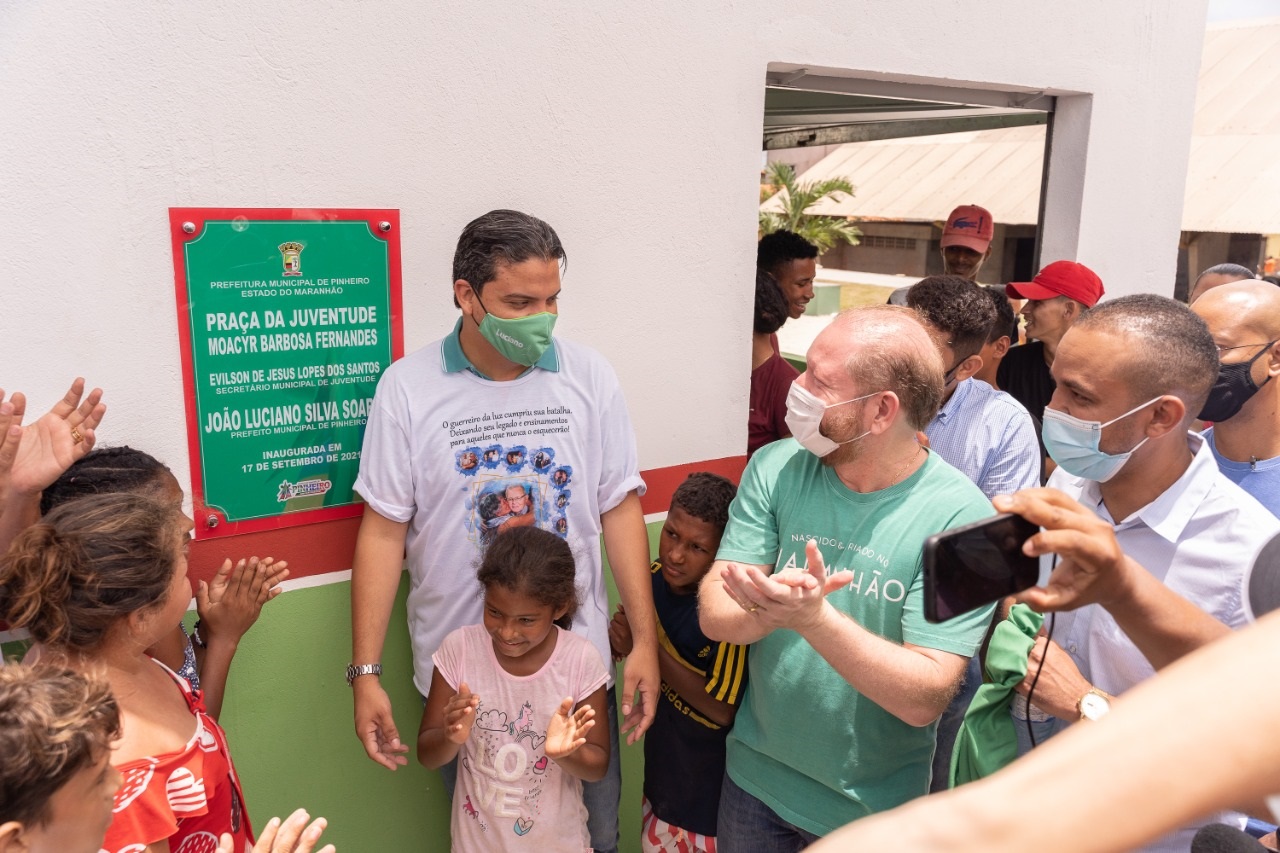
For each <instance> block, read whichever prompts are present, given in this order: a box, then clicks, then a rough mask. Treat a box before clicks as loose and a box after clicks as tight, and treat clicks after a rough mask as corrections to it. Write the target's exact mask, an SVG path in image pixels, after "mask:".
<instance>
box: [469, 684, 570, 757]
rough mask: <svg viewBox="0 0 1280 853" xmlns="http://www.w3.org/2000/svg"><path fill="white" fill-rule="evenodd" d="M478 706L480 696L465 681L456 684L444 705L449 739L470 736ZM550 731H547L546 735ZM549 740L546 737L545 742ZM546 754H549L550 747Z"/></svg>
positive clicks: (548, 742)
mask: <svg viewBox="0 0 1280 853" xmlns="http://www.w3.org/2000/svg"><path fill="white" fill-rule="evenodd" d="M479 707H480V697H479V696H477V695H475V694H474V693H472V692H471V688H469V687H467V683H466V682H465V681H463V682H461V683H459V684H458V692H457V693H455V694H453V698H452V699H450V700H449V701H448V702H446V703H445V706H444V729H445V733H446V735H447V736H448V738H449V740H450V741H451V742H453V743H456V744H464V743H466V742H467V738H469V737H471V728H472V726H474V725H475V723H476V709H477V708H479ZM549 734H550V732H548V735H549ZM550 743H551V740H550V737H548V740H547V744H548V746H549V745H550ZM547 754H548V755H550V754H551V752H550V749H548V751H547Z"/></svg>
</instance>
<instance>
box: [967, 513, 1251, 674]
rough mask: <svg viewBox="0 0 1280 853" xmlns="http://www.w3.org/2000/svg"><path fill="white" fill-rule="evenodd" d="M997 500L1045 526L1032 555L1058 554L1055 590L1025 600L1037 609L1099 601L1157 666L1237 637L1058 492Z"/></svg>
mask: <svg viewBox="0 0 1280 853" xmlns="http://www.w3.org/2000/svg"><path fill="white" fill-rule="evenodd" d="M992 503H993V504H994V505H995V507H996V509H998V510H1000V511H1001V512H1016V513H1018V514H1019V515H1021V516H1023V517H1024V518H1026V519H1027V520H1028V521H1030V522H1032V523H1033V524H1038V525H1040V526H1041V527H1043V528H1044V530H1043V531H1042V532H1040V533H1038V534H1036V535H1035V536H1032V537H1031V538H1030V539H1028V540H1027V542H1026V544H1025V545H1024V546H1023V550H1024V551H1025V552H1026V553H1027V554H1029V555H1031V556H1040V555H1041V554H1057V555H1058V558H1059V559H1058V564H1057V566H1055V567H1054V570H1053V574H1052V575H1050V577H1049V583H1048V585H1047V586H1045V587H1044V588H1043V589H1042V588H1039V587H1037V588H1034V589H1030V590H1027V591H1026V592H1024V593H1023V594H1022V595H1021V596H1019V600H1020V601H1023V602H1025V603H1027V604H1029V605H1030V606H1031V607H1032V608H1034V609H1036V610H1039V611H1041V612H1045V613H1047V612H1050V611H1055V610H1075V609H1076V608H1079V607H1083V606H1085V605H1086V604H1100V605H1102V607H1104V608H1105V609H1106V610H1107V612H1108V613H1110V614H1111V616H1112V617H1113V618H1114V619H1115V620H1116V624H1117V625H1119V626H1120V629H1121V630H1122V631H1124V632H1125V634H1126V635H1127V636H1128V637H1129V639H1130V640H1132V641H1133V644H1134V645H1135V646H1137V647H1138V650H1139V651H1141V652H1142V654H1143V655H1145V656H1146V658H1147V660H1148V661H1149V662H1150V663H1151V665H1152V666H1153V667H1155V668H1156V669H1160V668H1162V667H1164V666H1167V665H1168V664H1170V663H1172V662H1173V661H1175V660H1177V659H1178V658H1180V657H1182V656H1183V655H1186V654H1189V653H1190V652H1193V651H1195V650H1196V649H1198V648H1200V647H1201V646H1204V645H1207V644H1208V643H1211V642H1213V641H1214V640H1218V639H1221V638H1222V637H1224V636H1226V635H1227V634H1229V633H1230V629H1229V628H1228V627H1227V626H1226V625H1223V624H1222V623H1221V622H1219V621H1218V620H1217V619H1215V618H1213V617H1212V616H1210V615H1209V614H1208V613H1205V612H1204V611H1203V610H1201V609H1200V608H1199V607H1197V606H1196V605H1194V604H1192V603H1191V602H1190V601H1188V600H1187V599H1185V598H1183V597H1182V596H1180V595H1178V594H1177V593H1176V592H1174V591H1173V590H1171V589H1169V587H1167V586H1165V585H1164V584H1163V583H1161V582H1160V581H1159V580H1157V579H1156V577H1155V576H1154V575H1152V574H1151V573H1150V572H1148V571H1147V570H1146V569H1144V568H1143V567H1142V566H1140V565H1138V564H1137V563H1136V562H1134V560H1133V559H1132V558H1131V557H1128V556H1126V555H1125V553H1124V552H1123V551H1121V550H1120V544H1119V543H1118V542H1117V541H1116V535H1115V530H1114V529H1113V528H1112V526H1111V525H1110V524H1108V523H1107V522H1106V521H1103V520H1102V519H1100V518H1098V516H1096V515H1095V514H1094V513H1092V512H1090V511H1089V510H1088V509H1086V508H1085V507H1084V506H1082V505H1081V504H1079V503H1077V502H1076V501H1074V500H1072V499H1071V498H1069V497H1067V496H1066V495H1065V494H1063V493H1062V492H1060V491H1058V490H1057V489H1027V490H1025V491H1021V492H1017V493H1016V494H1013V495H1001V496H998V497H996V498H995V500H994V501H992ZM1077 698H1078V697H1077Z"/></svg>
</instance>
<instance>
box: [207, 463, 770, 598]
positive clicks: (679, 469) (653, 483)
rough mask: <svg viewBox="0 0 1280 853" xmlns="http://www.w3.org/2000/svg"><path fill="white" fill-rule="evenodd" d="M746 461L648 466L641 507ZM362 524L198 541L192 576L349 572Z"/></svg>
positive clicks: (651, 508)
mask: <svg viewBox="0 0 1280 853" xmlns="http://www.w3.org/2000/svg"><path fill="white" fill-rule="evenodd" d="M746 465H747V457H746V456H726V457H724V458H723V459H709V460H706V461H703V462H690V463H688V464H685V465H673V466H671V467H669V468H654V469H652V470H649V471H642V472H640V473H641V476H643V477H644V482H645V485H646V486H648V489H647V490H646V491H645V494H644V496H643V497H641V498H640V506H641V508H642V509H643V510H644V513H645V515H650V514H652V513H658V512H666V511H667V507H668V506H669V505H670V504H671V493H672V492H674V491H675V490H676V487H677V486H679V485H680V484H681V483H682V482H684V479H685V477H687V476H689V475H690V474H692V473H694V472H695V471H710V472H711V473H713V474H719V475H721V476H722V477H728V478H729V479H730V480H732V481H733V482H735V483H736V482H738V478H739V477H741V476H742V470H743V469H744V468H745V467H746ZM359 529H360V519H359V518H342V519H338V520H336V521H324V522H319V523H316V524H304V525H299V526H297V527H285V528H281V529H280V530H268V531H264V532H261V533H245V534H242V535H239V536H230V537H226V538H223V539H205V540H200V541H196V542H192V543H191V553H190V556H189V558H188V562H189V575H190V577H191V580H192V582H196V581H200V580H208V579H209V578H211V577H213V573H214V572H215V571H217V568H218V566H219V565H221V564H222V561H223V559H225V558H227V557H231V558H232V559H239V558H241V557H251V556H255V555H256V556H259V557H266V556H271V557H275V558H277V559H282V560H288V561H289V575H290V577H291V578H295V579H296V578H304V577H310V576H311V575H320V574H326V573H328V572H342V571H346V570H347V569H350V568H351V560H352V557H353V556H354V555H355V550H356V533H357V532H358V531H359Z"/></svg>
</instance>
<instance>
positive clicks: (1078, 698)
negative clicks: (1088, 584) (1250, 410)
mask: <svg viewBox="0 0 1280 853" xmlns="http://www.w3.org/2000/svg"><path fill="white" fill-rule="evenodd" d="M1052 370H1053V379H1054V381H1055V383H1056V388H1055V390H1054V392H1053V399H1052V400H1051V401H1050V403H1049V405H1048V407H1046V408H1045V413H1044V432H1043V437H1044V443H1045V446H1046V448H1047V449H1048V451H1049V455H1050V456H1051V457H1053V460H1054V461H1055V462H1056V463H1057V464H1058V468H1057V470H1056V471H1055V472H1054V473H1053V476H1052V477H1051V478H1050V479H1049V485H1050V486H1052V487H1055V488H1058V489H1061V490H1062V491H1064V492H1066V493H1067V495H1068V496H1070V497H1071V498H1073V499H1075V500H1078V501H1079V502H1080V503H1081V504H1083V505H1084V506H1085V507H1087V508H1089V509H1090V510H1092V511H1093V512H1094V513H1096V514H1097V515H1098V517H1099V518H1101V519H1103V520H1104V521H1108V522H1110V523H1111V524H1112V525H1113V526H1114V528H1115V532H1116V540H1117V541H1118V542H1119V544H1120V547H1121V548H1122V549H1123V550H1124V552H1125V553H1126V554H1128V555H1129V556H1131V557H1133V559H1134V560H1135V561H1136V562H1137V563H1138V564H1139V565H1141V566H1142V567H1144V568H1145V569H1146V570H1147V571H1149V572H1150V573H1151V574H1152V575H1154V576H1155V577H1156V578H1157V579H1159V580H1160V581H1162V582H1163V583H1164V585H1165V586H1167V587H1169V588H1170V589H1171V590H1173V591H1174V592H1176V593H1178V594H1179V595H1181V596H1182V597H1183V598H1185V599H1187V600H1188V601H1190V602H1191V603H1192V604H1194V605H1196V606H1197V607H1199V608H1200V609H1202V610H1204V611H1205V612H1207V613H1208V614H1209V615H1211V616H1213V617H1214V618H1215V619H1217V620H1218V621H1220V622H1222V623H1223V624H1225V625H1227V626H1229V627H1231V628H1238V627H1240V626H1241V625H1243V624H1244V621H1245V615H1244V608H1243V603H1242V597H1241V596H1242V576H1243V572H1244V568H1245V566H1247V565H1248V564H1249V563H1250V562H1251V561H1252V559H1253V556H1254V554H1256V553H1257V552H1258V550H1259V549H1260V548H1261V547H1262V545H1263V544H1264V543H1265V542H1267V541H1268V540H1269V539H1271V537H1272V536H1274V535H1276V534H1277V533H1278V532H1280V521H1277V519H1276V518H1275V516H1273V515H1271V513H1269V512H1268V511H1267V510H1266V509H1265V508H1264V507H1263V506H1262V505H1261V504H1259V503H1258V502H1257V501H1256V500H1254V499H1253V498H1252V497H1251V496H1250V495H1248V494H1247V493H1246V492H1245V491H1244V490H1242V489H1241V488H1240V487H1239V486H1237V485H1236V484H1235V483H1232V482H1231V481H1230V480H1228V479H1227V478H1226V477H1225V476H1224V475H1223V474H1222V473H1221V472H1220V471H1219V470H1218V466H1217V463H1216V462H1215V461H1214V458H1213V454H1212V453H1211V452H1210V450H1209V447H1208V445H1207V444H1206V443H1205V441H1204V440H1203V439H1202V438H1201V437H1200V436H1198V435H1195V434H1194V433H1189V432H1188V431H1187V430H1188V428H1189V427H1190V425H1191V422H1192V420H1193V419H1194V418H1195V415H1196V413H1197V412H1199V411H1200V409H1201V407H1202V406H1203V405H1204V402H1205V399H1206V398H1207V397H1208V395H1209V389H1210V386H1212V385H1213V382H1214V379H1215V378H1216V377H1217V374H1218V349H1217V347H1216V346H1214V342H1213V337H1212V336H1211V335H1210V334H1209V329H1208V328H1207V327H1206V326H1205V324H1204V321H1203V320H1201V319H1200V318H1199V317H1197V316H1195V315H1194V314H1193V313H1192V312H1191V310H1190V309H1188V308H1187V307H1186V306H1185V305H1183V304H1182V303H1180V302H1175V301H1173V300H1172V299H1166V298H1165V297H1162V296H1153V295H1150V294H1142V295H1138V296H1125V297H1122V298H1120V299H1114V300H1112V301H1110V302H1105V303H1102V304H1100V305H1098V306H1097V307H1095V308H1093V309H1091V310H1090V311H1087V312H1085V313H1084V314H1083V315H1082V316H1081V317H1080V319H1078V320H1077V321H1076V322H1075V323H1074V324H1073V325H1072V327H1071V329H1070V330H1068V331H1067V333H1066V334H1065V335H1064V336H1063V338H1062V341H1061V343H1060V344H1059V346H1058V350H1057V354H1056V356H1055V358H1054V361H1053V367H1052ZM1051 630H1052V632H1053V639H1052V641H1051V642H1048V643H1046V640H1045V639H1044V638H1040V639H1039V640H1038V641H1037V642H1036V644H1035V646H1034V647H1033V648H1032V650H1031V654H1030V656H1029V660H1028V663H1027V677H1026V680H1024V681H1023V682H1022V684H1021V685H1019V687H1018V688H1017V689H1018V692H1019V693H1020V694H1022V695H1024V696H1025V695H1027V693H1028V690H1029V688H1030V687H1031V684H1032V683H1033V682H1034V683H1035V691H1034V693H1033V695H1032V696H1031V704H1032V705H1034V706H1035V707H1036V708H1038V709H1039V710H1040V711H1042V712H1044V713H1047V714H1049V715H1050V716H1052V717H1054V718H1056V727H1057V728H1059V729H1060V728H1064V727H1065V726H1067V725H1070V724H1075V723H1078V724H1080V725H1091V724H1092V722H1093V721H1096V720H1098V719H1100V718H1101V717H1102V716H1103V715H1105V714H1106V713H1107V712H1108V711H1109V710H1110V701H1111V698H1112V697H1113V696H1115V695H1117V694H1119V693H1122V692H1124V691H1126V690H1128V689H1129V688H1131V687H1133V686H1135V685H1136V684H1138V683H1140V682H1142V681H1145V680H1146V679H1148V678H1150V677H1151V676H1152V675H1153V674H1154V672H1155V670H1154V667H1155V666H1158V665H1161V664H1162V663H1163V662H1164V661H1160V660H1153V659H1152V658H1151V657H1150V656H1149V655H1145V654H1144V653H1143V652H1142V651H1141V650H1139V648H1138V646H1137V645H1135V643H1134V642H1133V640H1132V639H1130V638H1129V637H1128V636H1127V635H1126V633H1125V632H1124V630H1123V629H1122V627H1121V626H1120V624H1119V623H1118V622H1117V620H1116V618H1115V617H1114V616H1113V615H1112V614H1111V613H1110V612H1108V611H1107V610H1105V609H1104V608H1102V607H1101V606H1099V605H1096V604H1095V605H1089V606H1086V607H1082V608H1080V609H1079V610H1076V611H1073V612H1071V613H1062V614H1059V615H1058V616H1057V620H1056V624H1054V625H1053V626H1052V629H1051ZM1041 664H1043V667H1042V669H1041ZM1038 669H1040V672H1039V678H1038V681H1037V680H1036V676H1037V670H1038ZM1080 721H1082V722H1080ZM1237 817H1238V816H1237ZM1195 829H1196V827H1195V826H1190V827H1185V828H1183V829H1181V830H1179V831H1178V832H1176V833H1174V834H1172V835H1169V836H1167V837H1165V838H1163V839H1161V840H1160V841H1158V842H1155V843H1154V844H1152V845H1150V846H1149V847H1145V848H1143V849H1144V850H1145V851H1161V853H1164V851H1168V853H1173V851H1186V850H1187V849H1188V847H1189V846H1190V844H1191V837H1192V835H1194V833H1195Z"/></svg>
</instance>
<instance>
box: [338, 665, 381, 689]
mask: <svg viewBox="0 0 1280 853" xmlns="http://www.w3.org/2000/svg"><path fill="white" fill-rule="evenodd" d="M362 675H382V664H380V663H362V664H360V665H359V666H357V665H356V664H354V663H353V664H350V665H348V666H347V686H348V687H350V686H351V685H352V684H354V683H355V680H356V679H357V678H359V677H360V676H362Z"/></svg>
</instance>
